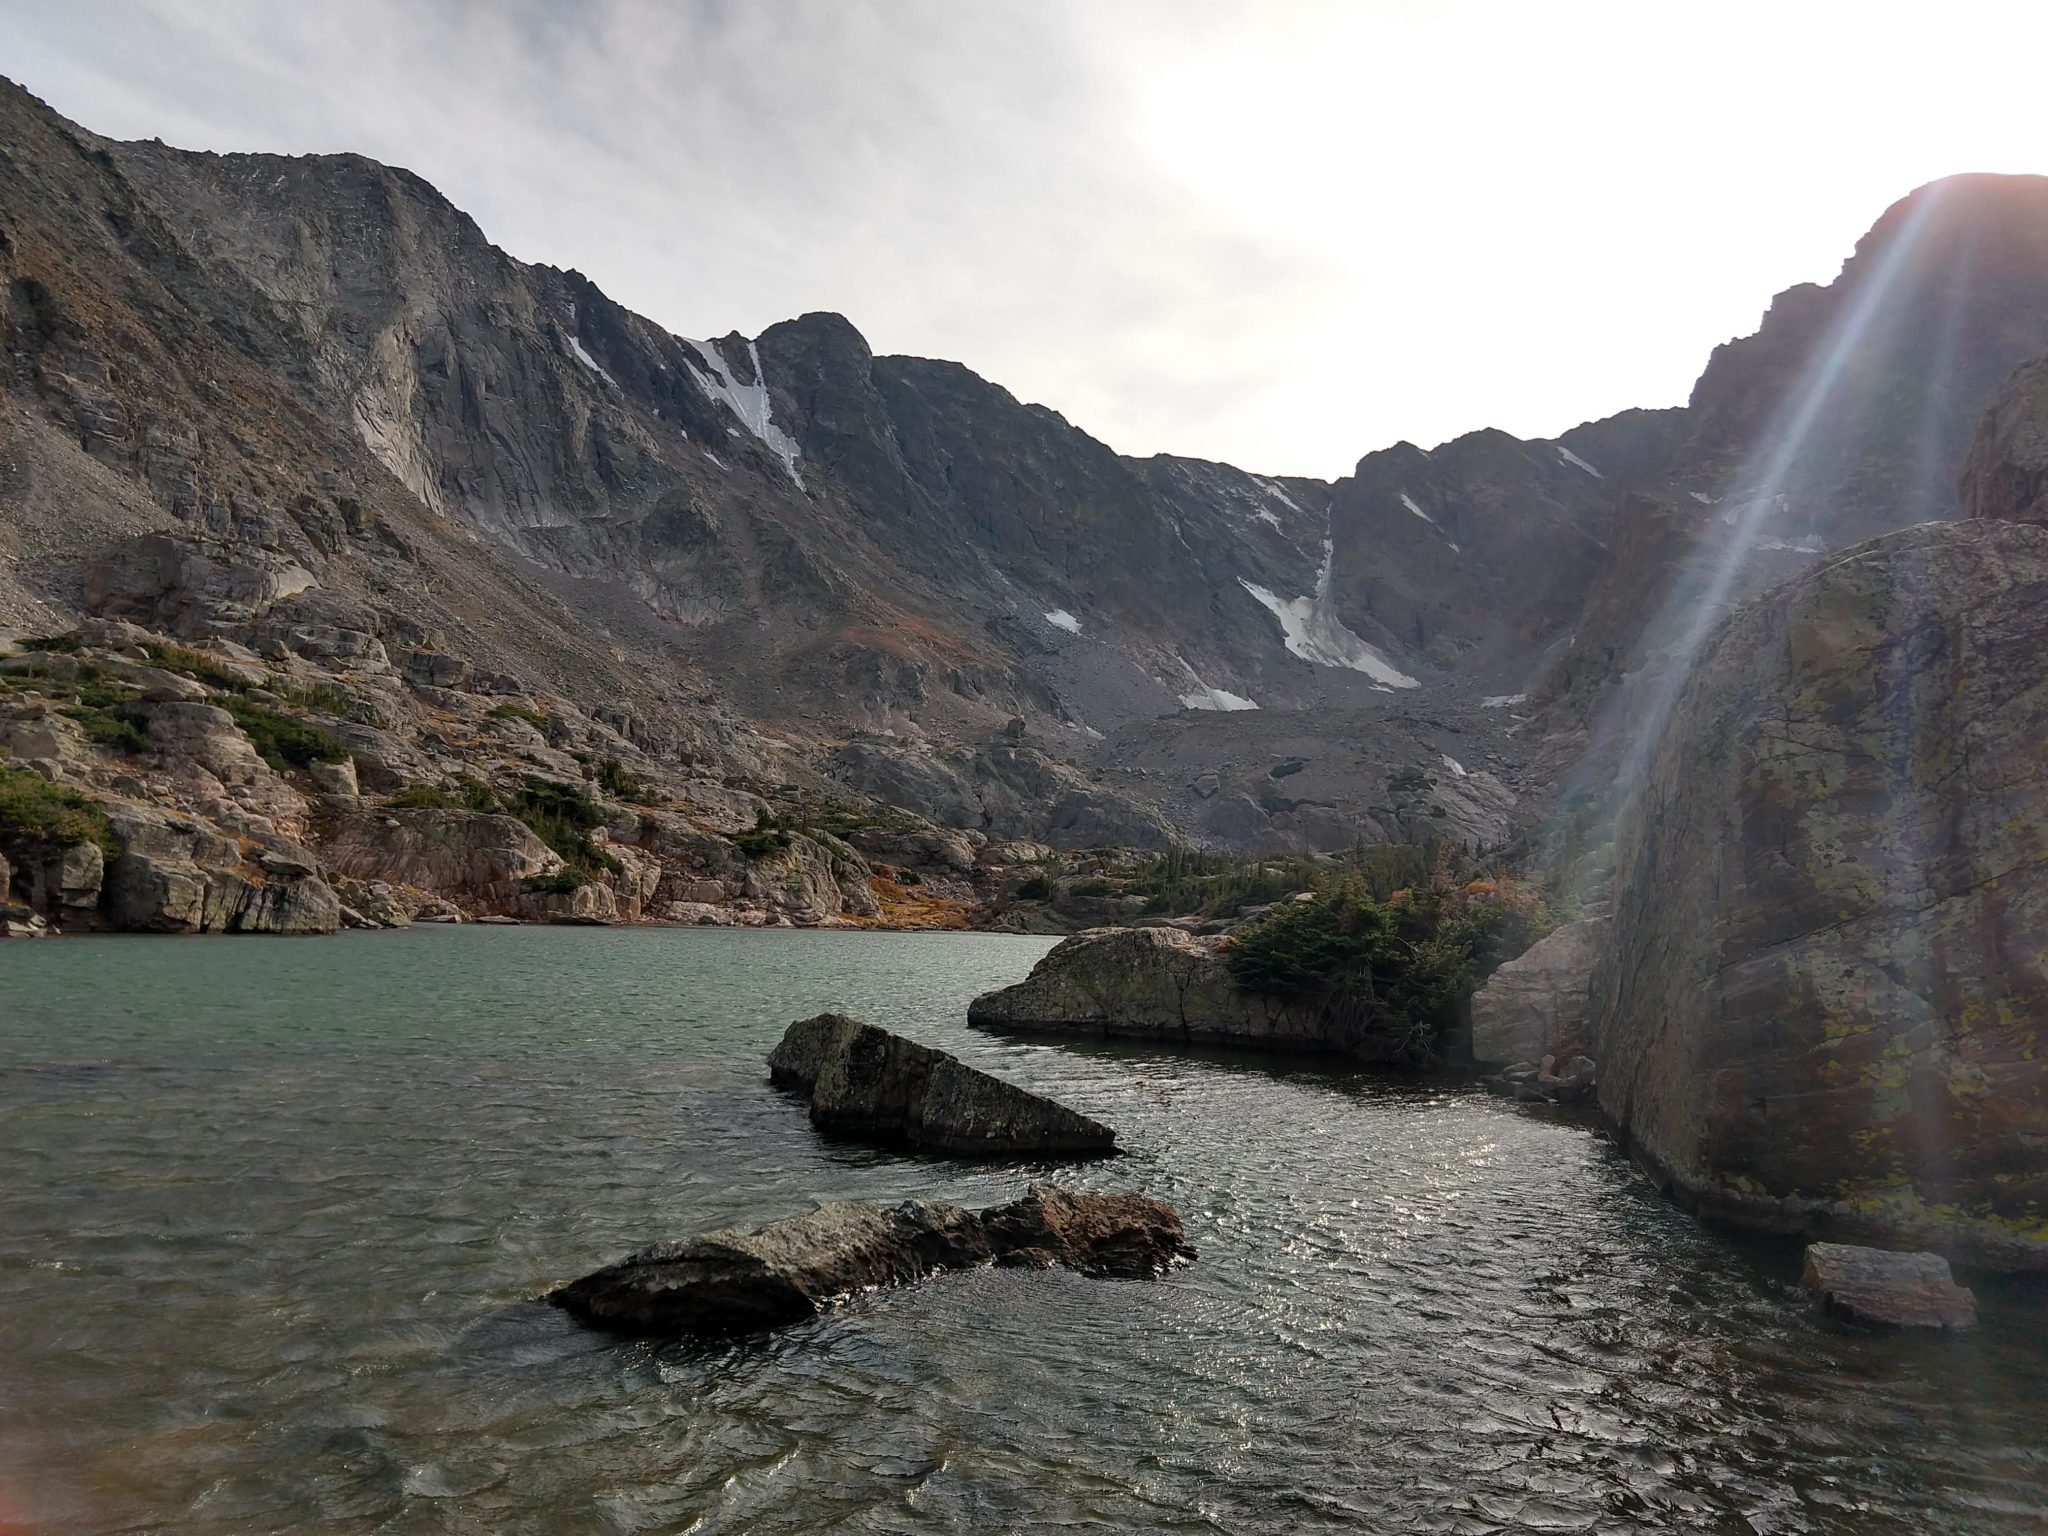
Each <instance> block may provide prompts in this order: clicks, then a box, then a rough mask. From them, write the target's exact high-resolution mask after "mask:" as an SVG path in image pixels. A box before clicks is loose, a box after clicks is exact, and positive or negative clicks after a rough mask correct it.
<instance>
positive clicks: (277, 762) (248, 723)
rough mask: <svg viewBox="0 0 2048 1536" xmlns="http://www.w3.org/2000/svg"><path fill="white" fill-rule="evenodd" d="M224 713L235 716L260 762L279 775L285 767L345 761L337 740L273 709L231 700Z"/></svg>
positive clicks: (343, 750) (346, 750)
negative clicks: (259, 757)
mask: <svg viewBox="0 0 2048 1536" xmlns="http://www.w3.org/2000/svg"><path fill="white" fill-rule="evenodd" d="M227 712H228V713H229V714H231V715H233V716H234V717H235V724H236V725H239V726H240V727H241V728H242V731H243V734H245V735H246V736H247V737H248V738H249V740H250V741H251V742H253V743H255V746H256V751H257V753H258V754H259V755H260V756H261V757H262V758H263V761H265V762H266V763H268V764H270V766H271V767H273V768H275V769H276V770H277V771H278V772H279V773H283V772H284V771H285V770H286V769H287V768H309V767H311V766H312V765H313V764H314V763H339V762H345V761H346V760H347V758H348V748H347V747H346V746H344V745H343V744H342V742H341V741H340V739H339V738H338V737H335V736H332V735H330V734H329V733H327V732H326V731H323V730H321V729H320V727H319V726H317V725H308V724H307V723H306V722H305V721H303V720H294V719H293V718H292V717H291V716H290V715H280V714H279V713H278V712H277V711H276V710H274V709H265V708H263V706H262V705H260V704H251V703H250V702H249V701H248V700H247V699H238V698H231V699H229V700H228V701H227Z"/></svg>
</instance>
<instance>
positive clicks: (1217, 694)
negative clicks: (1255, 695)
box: [1180, 679, 1259, 714]
mask: <svg viewBox="0 0 2048 1536" xmlns="http://www.w3.org/2000/svg"><path fill="white" fill-rule="evenodd" d="M1197 681H1198V682H1199V681H1200V679H1197ZM1180 707H1181V708H1182V709H1213V710H1221V711H1223V712H1224V713H1226V714H1229V713H1232V712H1234V711H1236V710H1240V709H1257V708H1258V707H1259V706H1258V705H1257V704H1254V703H1253V702H1252V701H1251V700H1250V699H1248V698H1246V697H1244V695H1242V694H1238V693H1232V692H1231V691H1230V690H1229V689H1227V688H1211V687H1209V686H1208V685H1207V684H1203V686H1202V687H1200V688H1198V689H1197V690H1196V691H1195V692H1193V693H1184V694H1182V695H1181V696H1180Z"/></svg>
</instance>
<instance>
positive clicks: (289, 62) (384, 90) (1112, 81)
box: [0, 0, 2048, 476]
mask: <svg viewBox="0 0 2048 1536" xmlns="http://www.w3.org/2000/svg"><path fill="white" fill-rule="evenodd" d="M2043 57H2048V5H2043V4H2033V3H2026V0H2009V3H2002V4H2001V3H1984V4H1969V3H1957V0H1948V3H1945V4H1943V5H1939V6H1936V5H1932V4H1926V5H1914V4H1897V5H1890V4H1885V3H1882V0H1876V3H1861V4H1841V5H1837V4H1831V3H1818V0H1816V3H1801V0H1778V3H1773V4H1756V5H1752V4H1747V3H1742V0H1721V3H1716V4H1711V5H1708V4H1700V5H1679V4H1676V3H1643V0H1626V3H1616V4H1606V3H1575V0H1549V3H1542V4H1538V3H1533V0H1498V3H1486V4H1480V3H1474V4H1429V3H1422V0H1413V3H1404V0H1386V3H1379V4H1369V3H1365V0H1328V3H1325V0H1258V3H1250V0H1247V3H1241V4H1212V3H1207V0H1016V3H1009V0H872V3H863V0H722V3H721V0H697V3H694V4H687V5H686V4H682V3H669V4H657V3H652V0H591V3H587V4H573V3H570V0H439V3H435V0H349V3H347V4H313V3H297V0H271V3H258V0H0V73H5V74H7V75H10V76H12V77H13V78H15V79H17V80H19V81H20V82H21V83H22V84H24V85H26V86H28V87H29V88H30V89H31V90H33V91H35V92H36V93H37V94H39V95H41V96H43V97H45V98H46V99H47V100H49V101H50V102H51V103H52V104H53V105H54V106H55V107H57V108H58V109H59V110H60V111H62V112H64V113H65V114H66V115H67V116H70V117H72V118H74V119H76V120H78V121H79V122H81V123H83V124H85V125H86V126H87V127H89V128H93V129H96V130H98V131H100V132H103V133H108V134H112V135H115V136H118V137H122V138H139V137H151V136H155V137H161V138H163V139H166V140H168V141H169V142H171V143H174V144H180V145H187V146H191V147H195V148H205V149H222V150H225V149H262V150H272V151H278V152H288V153H299V152H305V151H327V150H343V149H347V150H356V151H360V152H362V153H365V154H369V155H373V156H375V157H377V158H378V159H381V160H387V161H391V162H394V163H397V164H400V165H404V166H407V167H410V168H411V169H413V170H415V171H417V172H419V173H420V174H421V175H423V176H425V177H426V178H427V179H429V180H430V181H432V182H434V183H435V184H436V185H437V186H439V187H440V188H441V190H442V191H443V192H444V193H446V194H447V195H448V196H449V197H450V198H451V199H452V200H454V201H455V202H456V203H457V204H458V205H460V206H461V207H463V208H465V209H467V210H468V211H469V212H470V213H472V214H474V215H475V216H476V218H477V220H478V221H479V222H480V223H481V224H482V225H483V228H484V230H485V232H486V233H487V234H488V235H489V236H490V237H491V238H492V239H494V240H496V241H497V242H498V243H499V244H500V245H502V246H504V247H505V248H506V249H507V250H509V251H510V252H512V254H514V255H515V256H519V257H521V258H523V259H526V260H532V261H546V262H551V263H554V264H555V265H557V266H565V267H568V266H573V267H577V268H580V269H581V270H582V271H583V272H585V273H587V274H588V275H589V276H590V277H592V278H593V279H595V280H596V281H597V283H598V284H599V285H600V286H601V287H603V288H604V289H605V290H606V291H607V292H609V293H610V294H612V295H613V296H614V297H615V298H617V299H619V300H620V301H621V302H622V303H624V304H626V305H628V306H630V307H632V308H634V309H638V310H640V311H642V312H644V313H646V314H648V315H650V316H652V317H653V318H655V319H656V320H658V321H659V322H661V323H662V324H663V325H666V326H668V327H669V328H670V329H672V330H675V331H678V332H681V333H683V334H685V335H691V336H704V335H710V334H722V333H724V332H726V331H728V330H731V329H733V328H735V327H737V328H738V329H740V330H743V331H746V332H747V333H749V334H754V333H757V332H759V331H760V330H762V329H763V328H765V327H766V326H768V325H770V324H772V323H773V322H774V321H776V320H779V319H782V318H785V317H787V316H789V315H793V314H797V313H800V312H801V311H804V310H807V309H836V310H839V311H841V312H842V313H844V314H846V315H847V316H848V317H849V318H851V319H852V320H853V322H854V323H855V324H856V325H857V326H859V327H860V329H861V330H862V332H863V333H865V334H866V336H867V338H868V340H869V341H870V343H872V345H873V346H874V348H875V350H876V351H878V352H910V353H919V354H923V355H926V356H934V357H948V358H957V359H959V360H960V361H962V362H965V363H966V364H968V365H969V366H970V367H972V368H974V369H975V370H977V371H978V372H980V373H982V374H984V375H986V376H988V377H990V378H992V379H995V380H996V381H998V382H999V383H1002V384H1004V385H1006V386H1008V387H1009V388H1010V389H1011V390H1013V391H1014V392H1015V393H1017V394H1018V395H1020V396H1022V397H1023V398H1025V399H1028V400H1038V401H1043V402H1044V403H1046V404H1048V405H1051V406H1053V407H1054V408H1056V409H1058V410H1059V411H1061V412H1062V413H1064V414H1065V415H1066V416H1067V417H1068V418H1069V419H1070V420H1072V421H1074V422H1075V423H1077V424H1078V425H1080V426H1082V427H1085V428H1086V429H1088V430H1089V431H1091V432H1093V433H1095V434H1096V435H1097V436H1099V437H1101V438H1103V439H1105V440H1106V441H1108V442H1109V443H1110V444H1111V445H1112V446H1114V447H1116V448H1118V449H1121V450H1123V451H1125V452H1128V453H1152V452H1160V451H1170V452H1176V453H1187V454H1198V455H1202V456H1205V457H1210V458H1221V459H1228V460H1231V461H1233V462H1236V463H1239V464H1242V465H1244V466H1245V467H1247V468H1251V469H1255V470H1261V471H1266V472H1284V473H1302V474H1318V475H1326V476H1327V475H1336V474H1340V473H1343V472H1345V471H1346V470H1348V469H1349V468H1350V466H1351V465H1352V464H1353V463H1354V462H1355V461H1356V460H1357V459H1358V457H1359V456H1360V455H1361V454H1363V453H1366V452H1368V451H1370V450H1372V449H1375V448H1380V447H1384V446H1385V445H1387V444H1388V443H1391V442H1394V441H1396V440H1398V439H1401V438H1407V439H1409V440H1411V441H1414V442H1417V443H1420V444H1422V445H1424V446H1426V447H1427V446H1434V445H1435V444H1436V443H1438V442H1440V441H1442V440H1444V439H1445V438H1448V437H1453V436H1456V435H1457V434H1459V433H1460V432H1464V431H1468V430H1470V429H1472V428H1475V427H1480V426H1498V427H1505V428H1507V429H1508V430H1509V431H1512V432H1516V433H1519V434H1522V435H1525V436H1534V435H1548V434H1552V433H1555V432H1558V431H1560V430H1562V429H1563V428H1565V427H1568V426H1571V425H1573V424H1574V423H1577V422H1579V421H1583V420H1586V419H1589V418H1592V417H1596V416H1601V415H1606V414H1608V413H1609V412H1612V411H1615V410H1619V409H1622V408H1624V407H1627V406H1631V405H1664V404H1672V403H1675V402H1678V401H1681V400H1683V399H1684V398H1685V395H1686V393H1687V392H1688V390H1689V389H1690V387H1691V384H1692V381H1693V379H1694V378H1695V377H1696V376H1697V374H1698V373H1699V371H1700V369H1701V367H1702V366H1703V365H1704V363H1705V361H1706V357H1707V353H1708V352H1709V351H1710V350H1711V349H1712V348H1713V346H1714V345H1715V344H1717V343H1719V342H1721V341H1724V340H1726V339H1728V338H1729V337H1731V336H1734V335H1739V334H1745V333H1747V332H1749V331H1751V330H1753V329H1754V328H1755V326H1756V323H1757V321H1758V319H1759V317H1760V316H1761V314H1762V312H1763V309H1764V307H1765V305H1766V303H1767V302H1768V301H1769V298H1770V296H1771V295H1772V294H1773V293H1774V292H1776V291H1777V290H1779V289H1781V288H1784V287H1787V286H1789V285H1790V284H1792V283H1794V282H1798V281H1805V280H1814V281H1826V280H1827V279H1829V278H1831V277H1832V276H1833V275H1834V273H1835V272H1836V270H1837V269H1838V268H1839V267H1840V265H1841V262H1842V259H1843V257H1844V256H1846V255H1847V254H1848V251H1849V249H1850V247H1851V246H1852V245H1853V243H1854V241H1855V239H1856V238H1857V236H1858V235H1860V234H1861V233H1862V232H1863V231H1864V230H1865V229H1867V228H1868V227H1869V225H1870V224H1871V223H1872V222H1873V221H1874V220H1875V219H1876V217H1877V215H1878V214H1879V213H1880V212H1882V211H1883V209H1884V208H1885V206H1886V205H1887V204H1889V203H1891V202H1892V201H1894V200H1895V199H1897V198H1898V197H1900V196H1901V195H1903V194H1904V193H1905V192H1907V191H1909V190H1910V189H1911V188H1913V187H1914V186H1916V185H1918V184H1920V183H1922V182H1925V181H1928V180H1931V179H1932V178H1934V177H1937V176H1941V175H1946V174H1948V173H1950V172H1954V171H1964V170H2006V171H2048V131H2044V129H2043V127H2042V121H2043V120H2042V118H2041V116H2040V89H2039V83H2038V78H2037V76H2038V71H2039V68H2040V61H2041V59H2042V58H2043Z"/></svg>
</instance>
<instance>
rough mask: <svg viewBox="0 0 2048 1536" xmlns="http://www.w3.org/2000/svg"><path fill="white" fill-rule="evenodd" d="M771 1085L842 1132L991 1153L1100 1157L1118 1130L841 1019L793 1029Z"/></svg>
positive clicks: (774, 1059)
mask: <svg viewBox="0 0 2048 1536" xmlns="http://www.w3.org/2000/svg"><path fill="white" fill-rule="evenodd" d="M768 1073H769V1079H770V1081H772V1082H774V1083H775V1084H777V1085H778V1086H780V1087H785V1088H789V1089H792V1090H794V1091H796V1092H799V1093H804V1094H808V1095H809V1097H810V1101H811V1123H812V1124H813V1125H815V1126H817V1127H818V1128H819V1129H820V1130H824V1131H830V1132H833V1133H835V1134H838V1135H845V1136H856V1137H864V1138H868V1139H871V1140H876V1141H881V1142H886V1143H899V1144H905V1145H909V1146H915V1147H924V1148H927V1149H930V1150H932V1151H940V1152H956V1153H968V1154H975V1155H983V1156H1026V1155H1029V1156H1045V1155H1054V1156H1098V1155H1102V1154H1105V1153H1109V1152H1113V1151H1115V1150H1116V1132H1115V1131H1113V1130H1111V1129H1110V1128H1109V1127H1108V1126H1106V1125H1103V1124H1101V1123H1100V1122H1099V1121H1095V1120H1091V1119H1089V1118H1088V1117H1087V1116H1086V1115H1082V1114H1077V1113H1076V1112H1075V1111H1073V1110H1071V1109H1068V1108H1067V1107H1066V1106H1065V1105H1063V1104H1058V1103H1055V1102H1054V1101H1053V1100H1051V1099H1048V1098H1044V1097H1042V1096H1040V1095H1038V1094H1035V1093H1032V1092H1030V1091H1028V1090H1026V1089H1023V1088H1019V1087H1017V1086H1015V1085H1014V1084H1011V1083H1006V1082H1004V1081H1003V1080H1002V1079H1001V1078H997V1077H991V1076H990V1075H989V1074H988V1073H986V1072H982V1071H978V1070H977V1069H975V1068H973V1067H970V1066H967V1065H965V1064H964V1063H962V1062H960V1061H958V1060H957V1059H955V1058H954V1057H952V1056H950V1055H948V1054H947V1053H946V1052H944V1051H939V1050H934V1049H932V1048H931V1047H930V1046H926V1045H920V1044H918V1043H917V1042H916V1041H914V1040H907V1039H905V1038H904V1037H903V1036H901V1035H896V1034H891V1033H890V1032H889V1031H887V1030H885V1029H878V1028H876V1027H875V1026H874V1025H872V1024H863V1023H861V1022H860V1020H858V1019H850V1018H847V1017H846V1016H845V1015H843V1014H834V1013H825V1014H819V1015H818V1016H817V1017H816V1018H810V1019H800V1020H798V1021H797V1022H796V1023H794V1024H792V1025H790V1026H789V1029H788V1030H787V1031H786V1032H785V1033H784V1035H783V1037H782V1040H781V1042H780V1043H779V1044H778V1045H777V1046H776V1048H775V1050H774V1051H773V1052H772V1053H771V1054H770V1055H769V1058H768Z"/></svg>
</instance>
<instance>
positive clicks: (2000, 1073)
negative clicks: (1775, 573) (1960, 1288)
mask: <svg viewBox="0 0 2048 1536" xmlns="http://www.w3.org/2000/svg"><path fill="white" fill-rule="evenodd" d="M2044 740H2048V528H2039V527H2031V526H2024V525H2020V524H2013V523H1998V522H1970V523H1954V524H1927V525H1923V526H1921V527H1917V528H1910V529H1906V530H1904V531H1902V532H1900V533H1896V534H1892V535H1889V536H1887V537H1885V538H1882V539H1877V540H1874V541H1872V542H1870V543H1868V544H1864V545H1861V546H1859V547H1857V548H1855V549H1853V550H1850V551H1848V552H1846V553H1844V554H1843V555H1841V556H1839V557H1837V558H1835V559H1834V560H1832V561H1830V562H1828V563H1827V564H1825V565H1823V566H1821V567H1819V568H1817V569H1816V570H1814V571H1812V572H1810V573H1808V574H1807V575H1805V576H1804V577H1802V578H1800V579H1799V580H1797V581H1795V582H1793V583H1791V584H1789V585H1787V586H1785V587H1782V588H1779V589H1778V590H1776V591H1774V592H1772V593H1770V594H1769V595H1767V596H1766V597H1764V598H1762V599H1760V600H1759V601H1757V602H1755V603H1753V604H1751V605H1749V606H1748V607H1746V608H1743V609H1741V610H1739V611H1737V612H1736V613H1735V614H1733V615H1732V616H1731V617H1729V618H1728V619H1726V620H1725V621H1724V622H1723V623H1722V624H1721V626H1720V628H1719V629H1718V630H1717V631H1716V632H1715V633H1714V635H1713V636H1712V637H1711V638H1710V640H1709V642H1708V643H1707V645H1706V646H1705V647H1704V648H1703V650H1702V652H1701V654H1700V656H1699V658H1698V662H1697V666H1696V668H1695V671H1694V674H1693V677H1692V679H1691V682H1690V684H1689V685H1688V687H1687V688H1686V690H1685V692H1684V694H1683V695H1682V696H1681V698H1680V699H1679V701H1678V704H1677V706H1676V710H1675V713H1674V715H1673V717H1672V719H1671V721H1670V725H1669V728H1668V730H1667V731H1666V732H1665V734H1664V736H1663V739H1662V741H1661V743H1660V744H1659V747H1658V749H1657V752H1656V754H1655V756H1654V758H1653V759H1652V761H1651V762H1650V764H1649V767H1648V769H1647V772H1646V782H1644V783H1643V784H1642V785H1641V787H1640V794H1639V796H1638V798H1637V801H1636V803H1635V804H1634V806H1633V807H1632V808H1631V810H1630V811H1629V812H1628V813H1627V814H1626V815H1625V816H1624V818H1623V822H1622V825H1621V827H1620V831H1619V836H1618V839H1617V844H1616V855H1617V858H1616V869H1615V884H1614V895H1613V914H1614V915H1613V917H1612V919H1611V940H1610V942H1609V943H1607V944H1606V945H1605V946H1604V954H1603V957H1602V960H1601V964H1600V966H1599V968H1598V970H1597V971H1596V974H1595V977H1594V981H1593V987H1592V993H1591V1006H1592V1018H1593V1025H1594V1034H1595V1044H1596V1049H1595V1052H1594V1054H1595V1055H1597V1056H1598V1058H1599V1060H1600V1069H1601V1070H1600V1094H1599V1098H1600V1103H1601V1106H1602V1108H1603V1109H1605V1110H1606V1112H1607V1114H1608V1116H1609V1117H1610V1119H1611V1120H1612V1121H1613V1122H1614V1124H1615V1126H1616V1127H1617V1129H1618V1130H1619V1131H1620V1133H1621V1134H1622V1135H1623V1137H1624V1138H1625V1139H1626V1140H1627V1141H1628V1142H1629V1143H1630V1145H1631V1146H1632V1148H1633V1150H1634V1151H1635V1152H1636V1154H1637V1155H1638V1157H1639V1158H1640V1159H1641V1160H1642V1161H1643V1162H1645V1163H1646V1164H1648V1165H1649V1166H1650V1167H1651V1168H1652V1169H1653V1170H1654V1171H1656V1172H1658V1173H1660V1174H1661V1175H1662V1176H1664V1177H1665V1178H1666V1179H1667V1180H1668V1182H1669V1183H1670V1184H1671V1185H1672V1186H1673V1187H1674V1189H1675V1191H1676V1192H1677V1193H1679V1194H1680V1195H1681V1197H1682V1198H1685V1199H1686V1200H1688V1201H1689V1202H1695V1203H1697V1205H1698V1206H1699V1207H1700V1208H1701V1209H1702V1211H1703V1213H1705V1214H1709V1215H1713V1216H1718V1217H1721V1218H1725V1219H1730V1220H1734V1221H1738V1222H1743V1223H1748V1224H1753V1225H1759V1226H1764V1227H1768V1228H1774V1229H1778V1230H1806V1229H1820V1230H1824V1231H1827V1232H1829V1233H1831V1234H1840V1235H1844V1236H1851V1237H1866V1236H1867V1237H1869V1238H1871V1239H1873V1240H1878V1241H1883V1242H1886V1243H1888V1244H1895V1245H1901V1246H1916V1247H1930V1248H1937V1249H1943V1250H1946V1251H1949V1252H1952V1253H1958V1254H1961V1255H1965V1256H1967V1257H1969V1258H1970V1259H1971V1260H1973V1261H1974V1262H1977V1263H1980V1264H1988V1265H1996V1266H2000V1267H2012V1268H2029V1269H2040V1268H2048V1048H2044V1046H2048V1041H2044V1039H2043V1036H2044V1033H2048V1031H2044V1020H2048V948H2044V941H2043V934H2044V933H2048V773H2044V772H2043V768H2042V761H2041V752H2042V742H2043V741H2044Z"/></svg>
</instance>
